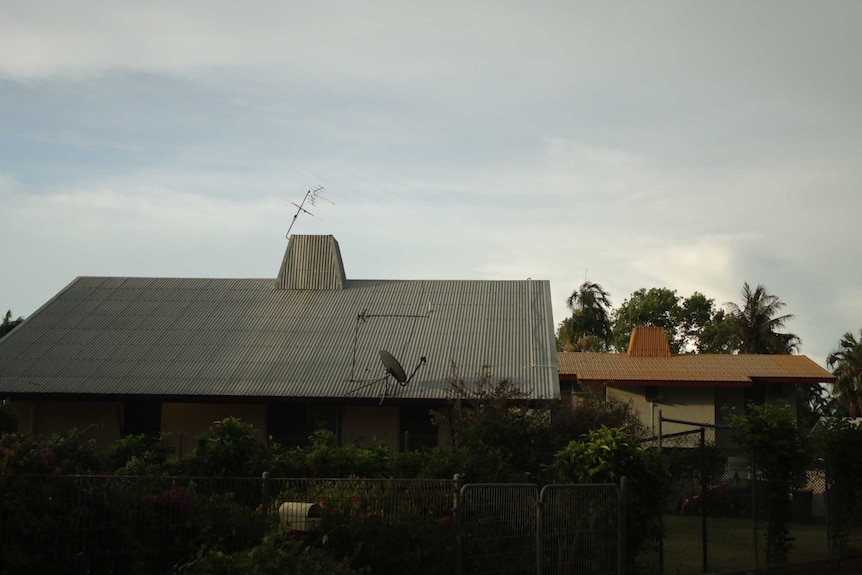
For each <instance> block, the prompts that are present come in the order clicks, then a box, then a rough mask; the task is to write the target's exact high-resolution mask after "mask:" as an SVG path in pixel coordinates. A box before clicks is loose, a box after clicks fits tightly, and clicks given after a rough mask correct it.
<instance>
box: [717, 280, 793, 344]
mask: <svg viewBox="0 0 862 575" xmlns="http://www.w3.org/2000/svg"><path fill="white" fill-rule="evenodd" d="M741 295H742V305H741V306H740V305H737V304H735V303H733V302H729V303H727V304H726V307H727V312H728V314H727V319H728V321H729V322H730V325H731V327H732V333H733V335H732V341H733V347H734V349H735V350H736V351H737V352H738V353H768V354H788V353H793V352H794V351H797V350H798V349H799V344H800V343H801V342H800V339H799V337H798V336H796V335H795V334H792V333H779V332H778V331H777V330H779V329H784V326H785V323H786V322H787V321H788V320H790V319H792V318H793V316H792V315H789V314H786V315H778V312H779V311H781V309H782V308H783V307H784V305H785V304H784V302H783V301H781V299H780V298H779V297H778V296H777V295H773V294H771V293H769V292H767V291H766V288H765V287H763V286H762V285H758V286H757V287H756V288H754V289H753V290H752V289H751V286H749V285H748V282H745V283H744V284H742V293H741Z"/></svg>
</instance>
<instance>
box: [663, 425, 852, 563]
mask: <svg viewBox="0 0 862 575" xmlns="http://www.w3.org/2000/svg"><path fill="white" fill-rule="evenodd" d="M668 422H670V423H672V424H673V425H674V428H675V429H683V431H678V432H675V433H670V434H661V435H660V436H659V437H658V438H654V440H653V441H654V442H655V445H656V446H659V447H661V452H662V456H663V458H664V461H665V464H666V465H667V466H668V469H669V471H670V475H671V477H672V478H673V479H672V483H671V484H670V486H669V489H668V491H667V498H666V500H665V502H664V506H663V514H662V524H663V533H664V536H663V539H662V542H661V546H660V555H661V561H660V563H661V564H662V567H663V569H662V570H663V573H667V574H674V575H689V574H695V573H714V572H725V571H737V570H745V569H750V568H753V567H763V566H766V565H767V563H768V561H767V530H768V526H769V524H770V521H771V520H773V521H774V520H775V517H774V515H775V514H776V512H775V511H774V509H775V504H776V502H775V501H774V500H773V501H771V502H770V501H769V498H770V490H769V485H768V484H767V482H766V480H765V478H764V477H763V476H761V475H760V474H759V473H758V472H757V469H758V467H757V465H756V462H754V461H753V459H752V454H751V453H750V452H749V451H747V450H746V449H744V448H742V447H741V446H739V445H737V444H735V443H734V442H733V441H732V434H731V433H729V430H728V428H726V427H722V426H711V425H703V424H698V423H693V422H685V421H679V420H671V419H664V418H662V421H661V423H668ZM686 428H687V429H686ZM829 487H831V486H830V485H829V483H828V482H827V480H826V477H825V475H824V473H823V471H821V470H819V469H817V468H816V466H813V468H812V469H810V470H809V471H807V472H806V473H804V474H803V475H802V476H799V477H797V478H796V479H795V481H794V486H793V488H792V489H790V490H789V492H788V493H786V494H784V493H783V494H780V495H779V497H780V501H779V502H778V504H779V505H782V506H783V508H782V509H781V514H782V515H783V517H784V518H785V519H786V520H787V521H786V523H784V525H785V526H786V528H787V530H788V535H789V542H790V548H789V550H788V552H787V559H786V561H787V563H802V562H809V561H819V560H826V559H834V558H835V553H836V548H835V545H834V536H833V537H832V538H831V539H830V523H831V524H832V526H833V531H834V523H835V521H836V519H835V517H836V513H837V512H836V510H842V512H844V513H848V512H849V513H851V514H852V515H854V516H858V512H857V510H855V509H854V510H852V511H848V510H847V509H846V507H847V505H848V501H847V500H846V499H843V498H842V497H841V495H840V493H839V492H837V491H836V490H834V489H830V488H829ZM774 497H775V496H774V495H773V499H774ZM770 508H771V509H773V511H770ZM849 525H850V528H849V529H850V534H849V536H848V541H849V549H850V550H852V549H853V548H854V546H855V548H856V549H860V548H862V529H859V528H857V527H855V525H860V523H859V522H855V524H854V522H853V521H850V522H849ZM830 541H833V544H830ZM847 549H848V547H845V548H844V550H845V551H846V550H847Z"/></svg>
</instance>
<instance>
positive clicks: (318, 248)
mask: <svg viewBox="0 0 862 575" xmlns="http://www.w3.org/2000/svg"><path fill="white" fill-rule="evenodd" d="M345 279H346V278H345V277H344V264H343V263H342V261H341V251H340V249H339V248H338V242H336V241H335V238H334V237H332V236H291V238H290V243H288V245H287V251H286V252H285V253H284V260H282V262H281V269H280V270H279V272H278V278H277V279H276V285H277V286H278V289H322V290H340V289H344V282H345Z"/></svg>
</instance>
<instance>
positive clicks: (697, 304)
mask: <svg viewBox="0 0 862 575" xmlns="http://www.w3.org/2000/svg"><path fill="white" fill-rule="evenodd" d="M613 319H614V325H613V338H612V341H613V346H614V348H615V349H616V350H617V351H621V352H622V351H625V350H626V349H627V348H628V344H629V339H630V338H631V334H632V330H633V329H634V327H635V326H639V325H643V326H652V327H661V328H664V330H665V333H666V334H667V337H668V344H669V345H670V349H671V352H673V353H689V352H695V353H728V352H729V351H730V349H729V337H730V335H729V326H728V325H727V323H726V322H725V315H724V312H723V311H722V310H719V309H717V308H716V307H715V301H714V300H712V299H710V298H707V297H706V296H705V295H703V294H702V293H699V292H694V293H693V294H691V296H689V297H688V298H682V297H680V296H678V295H677V294H676V290H670V289H668V288H650V289H649V290H647V289H644V288H641V289H639V290H637V291H636V292H634V293H632V295H631V296H630V297H629V299H627V300H625V301H624V302H623V303H622V305H621V306H620V307H619V308H617V309H616V310H614V312H613Z"/></svg>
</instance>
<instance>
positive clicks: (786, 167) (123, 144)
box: [0, 0, 862, 365]
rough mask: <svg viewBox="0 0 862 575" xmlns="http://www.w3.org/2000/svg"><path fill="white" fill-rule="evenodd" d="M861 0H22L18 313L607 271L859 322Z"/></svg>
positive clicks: (3, 61)
mask: <svg viewBox="0 0 862 575" xmlns="http://www.w3.org/2000/svg"><path fill="white" fill-rule="evenodd" d="M860 27H862V3H860V2H856V1H848V2H840V1H835V0H830V1H829V2H791V1H784V0H783V1H780V2H769V1H759V2H749V1H744V2H734V1H724V0H722V1H721V2H718V1H716V2H682V1H681V2H629V3H617V2H576V1H572V0H567V1H561V2H531V3H528V2H503V1H494V2H448V1H442V0H436V1H435V2H424V3H416V2H403V1H393V2H374V1H371V2H328V1H317V2H292V1H278V2H276V1H271V2H269V1H258V2H255V1H247V2H235V1H233V2H227V1H219V0H206V1H203V0H201V1H194V0H186V1H183V2H176V1H158V0H148V1H147V2H133V1H116V2H104V1H95V0H93V1H84V0H70V1H65V2H57V1H34V0H22V1H17V0H0V206H2V216H3V218H2V226H0V242H2V246H3V251H2V269H3V272H2V278H0V280H2V281H0V307H2V308H3V311H5V310H6V309H9V308H11V310H12V312H13V314H15V315H16V316H18V315H22V316H27V315H29V314H31V313H33V312H34V311H36V309H38V307H39V306H40V305H42V304H43V303H44V302H45V301H47V300H48V299H49V298H51V297H52V296H53V295H54V294H56V293H57V292H58V291H59V290H61V289H62V288H63V287H64V286H66V285H67V284H68V283H69V282H71V281H72V280H73V279H74V278H75V277H77V276H81V275H112V276H113V275H119V276H125V275H130V276H132V275H133V276H183V277H188V276H191V277H275V275H276V274H277V272H278V268H279V265H280V263H281V257H282V255H283V252H284V248H285V246H286V239H285V233H286V232H287V229H288V226H289V225H290V222H291V219H292V218H293V215H294V213H295V211H296V209H295V208H294V206H292V205H291V204H290V202H296V203H299V202H300V201H301V200H302V198H303V195H304V194H305V192H306V190H308V189H309V188H312V187H316V186H325V191H324V192H323V194H324V195H325V196H326V197H327V198H329V199H331V200H333V201H334V202H335V205H330V204H328V203H326V202H322V201H319V202H318V204H317V206H316V207H314V208H312V209H311V211H312V212H313V213H314V214H315V216H316V217H311V216H307V215H303V216H300V217H299V218H298V219H297V222H296V225H295V227H294V229H293V233H302V234H332V235H334V236H335V238H336V239H337V240H338V242H339V244H340V246H341V251H342V255H343V258H344V266H345V270H346V272H347V276H348V277H349V278H353V279H378V278H391V279H523V278H527V277H531V278H533V279H547V280H550V282H551V290H552V295H553V298H554V312H555V320H556V321H557V322H559V321H560V320H561V319H562V318H563V317H565V315H566V313H567V311H566V308H565V299H566V296H567V295H568V294H569V293H570V292H571V291H572V290H573V289H575V288H576V287H577V286H578V285H580V284H581V283H582V282H583V281H584V279H585V277H586V278H587V279H589V280H591V281H594V282H597V283H599V284H601V285H602V286H604V287H605V289H607V290H608V291H609V292H610V294H611V300H612V303H613V304H614V305H615V306H616V305H619V304H621V303H622V302H623V300H625V299H626V298H628V297H629V295H630V294H631V293H632V292H633V291H635V290H637V289H639V288H642V287H643V288H650V287H667V288H670V289H675V290H677V293H678V294H679V295H681V296H685V297H687V296H689V295H691V293H692V292H694V291H699V292H701V293H703V294H705V295H706V296H707V297H710V298H714V299H715V301H716V303H717V304H723V303H725V302H727V301H739V292H740V289H741V287H742V284H743V282H746V281H747V282H749V283H750V284H752V286H754V285H756V284H763V285H765V286H766V288H767V289H768V290H769V291H770V292H772V293H775V294H777V295H778V296H779V297H781V299H782V300H783V301H785V302H786V304H787V307H786V308H785V310H784V311H786V312H787V313H791V314H793V315H794V316H795V318H794V319H793V320H791V322H790V323H789V324H788V329H789V331H792V332H793V333H796V334H797V335H799V336H800V337H801V339H802V348H801V352H802V353H804V354H806V355H808V356H810V357H811V358H812V359H814V360H815V361H817V362H818V363H820V364H821V365H825V363H824V362H825V358H826V355H827V354H828V353H829V352H830V351H832V350H833V349H835V348H836V346H837V343H838V340H839V339H840V337H841V335H842V334H843V333H845V332H847V331H853V332H855V333H857V334H858V332H859V329H860V328H862V242H860V230H859V227H860V226H859V221H860V215H862V110H860V106H862V73H860V71H859V70H860V68H859V58H860V55H862V35H860V34H859V30H860Z"/></svg>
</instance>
